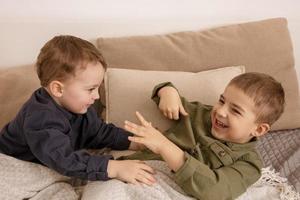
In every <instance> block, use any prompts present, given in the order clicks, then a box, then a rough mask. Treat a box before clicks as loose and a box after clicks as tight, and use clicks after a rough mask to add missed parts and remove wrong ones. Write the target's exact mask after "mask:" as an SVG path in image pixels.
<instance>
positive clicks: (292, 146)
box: [257, 129, 300, 192]
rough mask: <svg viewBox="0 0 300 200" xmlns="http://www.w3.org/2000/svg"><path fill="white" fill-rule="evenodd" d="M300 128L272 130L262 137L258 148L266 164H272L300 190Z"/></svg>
mask: <svg viewBox="0 0 300 200" xmlns="http://www.w3.org/2000/svg"><path fill="white" fill-rule="evenodd" d="M299 146H300V129H291V130H280V131H272V132H270V133H268V134H266V135H264V136H263V137H261V138H260V140H259V142H258V145H257V150H258V151H259V153H260V154H261V157H262V159H263V161H264V166H272V167H273V168H274V169H275V170H276V171H278V172H280V175H281V176H283V177H286V178H287V179H288V181H289V183H290V184H292V185H293V186H294V187H295V188H296V190H297V191H298V192H300V148H299Z"/></svg>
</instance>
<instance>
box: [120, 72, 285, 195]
mask: <svg viewBox="0 0 300 200" xmlns="http://www.w3.org/2000/svg"><path fill="white" fill-rule="evenodd" d="M152 98H153V100H154V101H155V102H156V103H157V104H158V105H159V108H160V110H161V111H162V112H163V114H164V115H165V116H166V117H168V118H170V119H174V120H177V119H178V118H179V121H178V123H177V125H176V126H174V127H173V128H171V129H169V130H167V131H166V132H165V133H164V134H162V133H161V132H159V131H158V130H156V129H155V128H153V127H152V125H151V123H150V122H147V121H146V120H145V119H144V118H143V117H142V115H141V114H139V113H138V112H137V113H136V114H137V117H138V119H139V120H140V122H141V125H137V124H134V123H132V122H128V121H125V129H126V130H128V131H130V132H132V133H133V134H134V135H135V136H133V137H129V140H131V141H134V142H137V143H141V144H144V145H145V146H146V147H148V148H149V149H150V150H151V151H152V152H151V151H149V150H146V151H143V152H138V153H136V154H134V155H132V156H130V158H131V159H163V160H164V161H166V162H167V164H168V166H169V168H170V169H171V170H172V171H173V172H174V173H175V182H176V183H177V184H178V185H179V186H181V188H182V189H183V190H184V191H185V192H186V193H187V194H189V195H191V196H193V197H195V198H198V199H205V200H215V199H218V200H221V199H235V198H237V197H238V196H239V195H241V194H242V193H243V192H245V191H246V189H247V188H248V187H249V186H250V185H251V184H253V183H255V182H256V181H257V180H258V179H259V177H260V176H261V172H260V170H261V168H262V161H261V159H260V157H259V155H258V153H257V152H256V150H255V143H256V140H257V137H259V136H262V135H264V134H266V133H267V132H268V131H269V130H270V126H271V125H272V124H273V123H274V122H275V121H276V120H277V119H278V118H279V117H280V115H281V114H282V112H283V109H284V90H283V88H282V86H281V84H280V83H278V82H277V81H276V80H274V79H273V78H272V77H270V76H268V75H265V74H261V73H245V74H242V75H239V76H237V77H235V78H234V79H233V80H231V82H230V83H229V84H228V85H227V87H226V89H225V91H224V93H223V94H221V95H220V98H219V101H218V103H216V104H215V105H214V107H212V106H208V105H203V104H201V103H199V102H192V103H190V102H188V101H186V99H184V98H181V97H180V96H179V94H178V91H177V90H176V89H175V88H174V86H173V85H172V84H171V83H163V84H160V85H158V86H157V87H156V88H155V89H154V92H153V96H152ZM179 113H180V114H181V116H180V117H179Z"/></svg>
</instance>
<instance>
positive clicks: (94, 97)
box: [93, 91, 100, 100]
mask: <svg viewBox="0 0 300 200" xmlns="http://www.w3.org/2000/svg"><path fill="white" fill-rule="evenodd" d="M99 98H100V95H99V92H98V91H95V92H94V93H93V99H95V100H96V99H99Z"/></svg>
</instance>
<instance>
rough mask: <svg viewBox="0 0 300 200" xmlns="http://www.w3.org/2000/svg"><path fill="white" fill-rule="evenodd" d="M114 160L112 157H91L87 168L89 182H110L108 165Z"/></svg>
mask: <svg viewBox="0 0 300 200" xmlns="http://www.w3.org/2000/svg"><path fill="white" fill-rule="evenodd" d="M112 159H113V156H111V155H103V156H91V158H90V159H89V161H88V167H87V174H88V180H91V181H96V180H102V181H106V180H108V179H109V177H108V173H107V165H108V161H109V160H112Z"/></svg>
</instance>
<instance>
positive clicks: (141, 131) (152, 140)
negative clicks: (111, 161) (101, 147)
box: [124, 112, 169, 154]
mask: <svg viewBox="0 0 300 200" xmlns="http://www.w3.org/2000/svg"><path fill="white" fill-rule="evenodd" d="M136 116H137V118H138V119H139V121H140V122H141V125H137V124H135V123H132V122H129V121H125V126H124V128H125V130H127V131H129V132H131V133H133V134H134V135H135V136H129V137H128V139H129V140H130V141H132V142H136V143H140V144H143V145H145V146H146V147H147V148H149V149H150V150H151V151H153V152H154V153H156V154H160V151H161V150H162V148H164V147H165V146H166V144H168V143H169V140H168V139H167V138H166V137H165V136H164V135H163V134H162V133H161V132H159V131H158V130H157V129H155V128H154V127H152V125H151V123H150V122H147V121H146V120H145V119H144V117H143V116H142V115H141V114H140V113H139V112H136Z"/></svg>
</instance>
